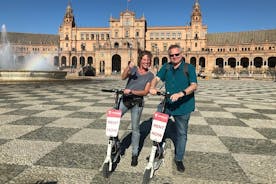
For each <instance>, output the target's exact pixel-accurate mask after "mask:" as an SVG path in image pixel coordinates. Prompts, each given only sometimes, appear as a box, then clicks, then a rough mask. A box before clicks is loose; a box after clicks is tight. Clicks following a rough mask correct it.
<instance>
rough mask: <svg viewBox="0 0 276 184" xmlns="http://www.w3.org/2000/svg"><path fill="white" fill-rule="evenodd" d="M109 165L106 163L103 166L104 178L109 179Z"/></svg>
mask: <svg viewBox="0 0 276 184" xmlns="http://www.w3.org/2000/svg"><path fill="white" fill-rule="evenodd" d="M109 173H110V171H109V163H104V165H103V177H105V178H108V177H109Z"/></svg>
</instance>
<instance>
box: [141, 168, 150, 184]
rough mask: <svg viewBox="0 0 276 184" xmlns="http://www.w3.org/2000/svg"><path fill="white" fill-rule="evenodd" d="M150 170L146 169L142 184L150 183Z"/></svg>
mask: <svg viewBox="0 0 276 184" xmlns="http://www.w3.org/2000/svg"><path fill="white" fill-rule="evenodd" d="M150 174H151V169H146V170H145V172H144V177H143V184H148V183H149V181H150Z"/></svg>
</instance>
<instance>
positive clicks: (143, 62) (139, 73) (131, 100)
mask: <svg viewBox="0 0 276 184" xmlns="http://www.w3.org/2000/svg"><path fill="white" fill-rule="evenodd" d="M151 60H152V54H151V52H149V51H146V50H145V51H142V52H141V53H140V54H139V56H138V66H134V63H133V62H129V64H128V66H127V67H126V68H125V69H124V71H123V73H122V79H123V80H125V79H128V81H127V84H126V87H125V89H124V95H123V100H122V101H123V103H120V110H122V116H123V115H124V114H125V113H126V112H127V111H128V110H130V111H131V127H132V137H131V144H132V160H131V166H136V165H137V164H138V153H139V140H140V130H139V124H140V118H141V114H142V111H143V106H144V98H143V97H144V96H146V95H147V94H148V93H149V90H150V84H151V81H152V79H153V78H154V74H153V73H152V72H151V71H150V70H149V68H150V66H151Z"/></svg>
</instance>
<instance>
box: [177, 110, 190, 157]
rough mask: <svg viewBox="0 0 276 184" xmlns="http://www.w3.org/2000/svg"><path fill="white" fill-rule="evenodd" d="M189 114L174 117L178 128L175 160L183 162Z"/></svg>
mask: <svg viewBox="0 0 276 184" xmlns="http://www.w3.org/2000/svg"><path fill="white" fill-rule="evenodd" d="M190 115H191V113H189V114H185V115H180V116H173V117H174V120H175V126H176V145H175V160H176V161H182V160H183V159H184V154H185V151H186V143H187V133H188V123H189V119H190Z"/></svg>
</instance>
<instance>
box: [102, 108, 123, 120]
mask: <svg viewBox="0 0 276 184" xmlns="http://www.w3.org/2000/svg"><path fill="white" fill-rule="evenodd" d="M106 116H107V117H114V118H120V117H121V116H122V111H121V110H117V109H110V110H108V111H107V114H106Z"/></svg>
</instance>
